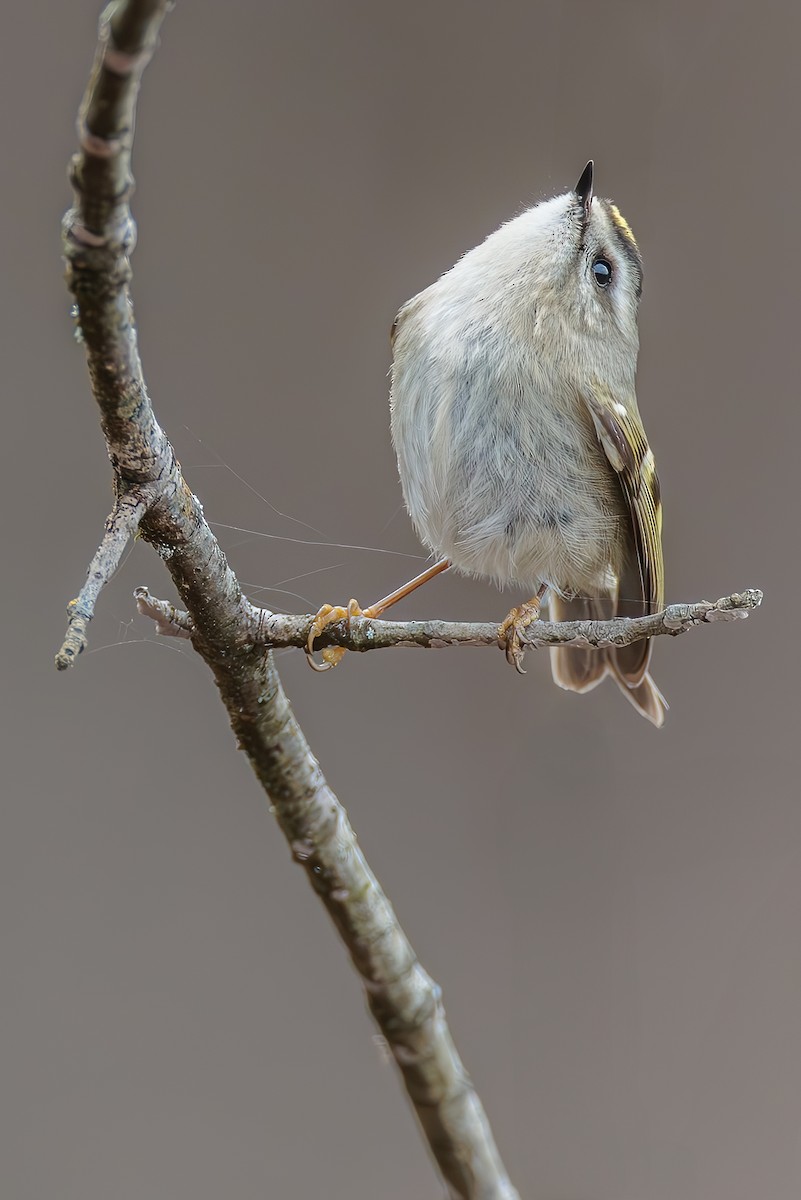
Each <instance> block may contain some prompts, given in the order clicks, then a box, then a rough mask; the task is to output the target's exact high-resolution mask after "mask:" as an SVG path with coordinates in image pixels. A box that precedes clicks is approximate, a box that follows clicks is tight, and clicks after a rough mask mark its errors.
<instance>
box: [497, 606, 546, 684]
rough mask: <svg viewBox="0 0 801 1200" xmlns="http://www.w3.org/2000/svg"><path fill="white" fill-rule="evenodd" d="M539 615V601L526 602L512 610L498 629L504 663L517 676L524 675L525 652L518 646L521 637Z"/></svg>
mask: <svg viewBox="0 0 801 1200" xmlns="http://www.w3.org/2000/svg"><path fill="white" fill-rule="evenodd" d="M539 615H540V602H539V599H538V598H537V599H535V600H527V601H526V603H525V604H521V605H520V607H519V608H513V609H512V611H511V612H510V613H509V615H508V617H506V619H505V620H504V621H503V622H502V623H501V625H500V626H499V628H498V641H499V643H500V645H501V646H502V648H503V649H504V651H505V653H506V661H507V662H508V663H509V665H510V666H512V667H514V669H515V670H516V671H517V673H518V675H525V673H526V672H525V668H524V667H523V657H524V655H525V650H524V649H523V647H522V646H521V645H520V638H521V635H522V634H523V632H524V631H525V630H526V629H528V627H529V625H531V623H532V622H533V621H537V620H539Z"/></svg>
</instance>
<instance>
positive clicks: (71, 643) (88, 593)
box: [56, 495, 148, 671]
mask: <svg viewBox="0 0 801 1200" xmlns="http://www.w3.org/2000/svg"><path fill="white" fill-rule="evenodd" d="M147 507H148V500H147V498H146V497H145V496H133V495H125V496H122V497H121V498H120V499H119V500H117V501H116V502H115V504H114V508H113V509H112V510H111V512H110V513H109V515H108V517H107V518H106V528H105V533H104V534H103V540H102V541H101V543H100V545H99V546H98V548H97V551H96V552H95V556H94V558H93V559H92V561H91V562H90V564H89V570H88V571H87V574H86V583H85V584H84V585H83V587H82V588H81V590H80V592H79V593H78V595H77V596H76V597H75V599H74V600H70V602H69V604H68V605H67V615H68V618H69V620H68V624H67V633H66V635H65V637H64V641H63V642H62V644H61V649H60V650H59V652H58V654H57V655H56V666H57V667H58V669H59V671H66V669H67V667H71V666H72V664H73V663H74V662H75V659H76V658H77V657H78V655H79V654H80V653H81V652H82V651H83V650H85V649H86V643H87V630H88V628H89V622H90V621H91V619H92V617H93V616H94V615H95V604H96V603H97V598H98V596H99V595H100V591H101V589H102V588H103V587H105V585H106V584H107V583H108V581H109V580H110V579H111V577H112V575H113V574H114V572H115V571H116V570H117V567H118V566H119V565H120V559H121V558H122V556H123V553H124V551H125V547H126V546H127V545H128V541H129V540H130V538H131V537H132V536H133V534H134V533H135V532H136V529H137V526H138V525H139V522H140V520H141V519H142V516H143V515H144V513H145V512H146V511H147Z"/></svg>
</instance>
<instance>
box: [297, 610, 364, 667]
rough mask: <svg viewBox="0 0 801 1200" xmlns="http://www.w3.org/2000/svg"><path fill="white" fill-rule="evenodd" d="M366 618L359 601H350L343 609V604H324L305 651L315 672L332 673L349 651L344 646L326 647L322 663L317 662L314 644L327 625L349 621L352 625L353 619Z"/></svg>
mask: <svg viewBox="0 0 801 1200" xmlns="http://www.w3.org/2000/svg"><path fill="white" fill-rule="evenodd" d="M361 616H364V613H363V612H362V609H361V608H360V607H359V604H358V601H356V600H349V601H348V607H347V608H343V607H342V605H341V604H324V605H323V607H322V608H321V609H320V610H319V612H318V613H317V616H316V617H315V618H314V620H313V621H312V623H311V628H310V629H309V636H308V638H307V639H306V645H305V646H304V649H305V651H306V662H307V663H308V664H309V666H310V667H311V669H312V670H313V671H330V670H331V669H332V667H335V666H336V665H337V664H338V663H339V662H341V661H342V659H343V658H344V656H345V655H346V654H347V651H346V649H345V647H344V646H326V647H325V649H324V650H321V652H320V653H321V655H322V659H323V661H322V662H315V660H314V658H313V655H314V643H315V641H316V639H317V638H318V637H319V636H320V634H321V633H322V632H323V630H324V629H325V628H326V626H327V625H333V624H334V623H335V622H336V621H347V622H348V625H350V619H351V617H361Z"/></svg>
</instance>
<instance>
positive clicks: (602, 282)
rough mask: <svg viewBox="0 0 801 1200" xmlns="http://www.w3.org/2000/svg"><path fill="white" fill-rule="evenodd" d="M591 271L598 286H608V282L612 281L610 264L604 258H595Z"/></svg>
mask: <svg viewBox="0 0 801 1200" xmlns="http://www.w3.org/2000/svg"><path fill="white" fill-rule="evenodd" d="M592 273H593V275H594V277H595V282H596V283H597V284H598V287H602V288H605V287H609V284H610V283H611V282H612V264H611V263H609V262H607V260H606V259H605V258H596V260H595V262H594V263H593V264H592Z"/></svg>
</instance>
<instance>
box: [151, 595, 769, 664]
mask: <svg viewBox="0 0 801 1200" xmlns="http://www.w3.org/2000/svg"><path fill="white" fill-rule="evenodd" d="M134 597H135V599H136V607H137V609H138V611H139V612H140V613H141V614H142V616H146V617H150V618H151V619H152V620H154V621H155V622H156V625H157V632H158V633H160V634H163V635H166V636H173V637H191V636H192V633H193V631H194V625H193V623H192V618H191V617H190V616H189V613H186V612H181V611H180V610H179V609H176V608H175V606H174V605H172V604H170V603H169V602H168V601H166V600H157V599H156V597H155V596H151V595H150V592H149V591H148V589H147V588H146V587H138V588H136V590H135V591H134ZM761 603H762V592H761V591H759V589H758V588H749V589H748V590H747V591H744V592H733V593H732V594H731V595H730V596H721V598H720V600H715V601H714V602H712V601H710V600H701V601H699V602H698V603H697V604H669V605H668V606H667V608H665V609H663V610H662V612H659V613H653V614H652V615H651V616H647V617H614V618H613V619H612V620H610V621H536V622H534V623H533V624H532V625H530V626H529V628H528V629H526V630H525V631H524V633H523V634H522V636H521V639H520V640H521V644H522V646H523V647H524V648H525V649H528V650H532V649H538V648H540V647H542V646H574V647H576V648H580V649H586V648H588V647H592V646H630V645H631V644H632V643H633V642H639V641H641V640H642V639H643V638H646V637H647V638H651V637H659V636H665V635H666V636H669V637H677V636H678V635H679V634H681V633H687V631H688V630H690V629H694V628H695V627H696V626H698V625H704V624H711V623H713V622H715V621H733V620H737V619H738V618H744V617H747V616H748V614H749V612H750V611H751V610H753V609H755V608H759V606H760V604H761ZM313 620H314V617H313V616H311V615H308V616H287V615H285V614H283V613H273V612H270V611H269V609H266V608H257V607H256V606H255V605H251V606H250V608H249V609H248V610H247V613H246V621H247V624H248V630H249V632H248V640H249V641H250V643H251V644H252V645H254V646H264V647H268V648H270V649H273V650H275V649H278V648H279V647H283V646H298V647H305V645H306V642H307V639H308V636H309V630H310V629H311V624H312V621H313ZM316 641H317V642H319V644H320V646H321V647H326V646H341V647H342V648H343V649H345V650H356V651H367V650H386V649H388V648H390V647H392V646H421V647H423V648H424V649H429V650H435V649H441V648H442V647H443V646H500V647H501V649H503V646H502V643H501V642H499V639H498V626H497V625H495V624H492V623H490V622H487V621H472V622H471V621H379V620H369V619H368V618H367V617H352V618H351V619H350V620H347V619H346V620H343V621H337V622H335V623H334V624H332V625H326V627H325V628H324V629H323V630H322V632H321V633H320V634H319V635H318V636H317V638H316Z"/></svg>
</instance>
